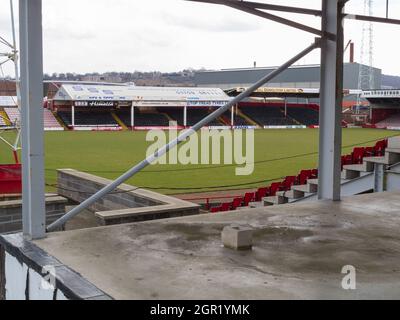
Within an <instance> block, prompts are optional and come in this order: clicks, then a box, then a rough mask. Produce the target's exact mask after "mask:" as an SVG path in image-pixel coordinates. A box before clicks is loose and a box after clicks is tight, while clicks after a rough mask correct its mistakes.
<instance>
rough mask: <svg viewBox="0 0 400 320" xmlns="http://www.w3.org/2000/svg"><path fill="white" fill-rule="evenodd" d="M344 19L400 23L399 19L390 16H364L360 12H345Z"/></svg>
mask: <svg viewBox="0 0 400 320" xmlns="http://www.w3.org/2000/svg"><path fill="white" fill-rule="evenodd" d="M344 18H345V19H350V20H358V21H367V22H377V23H387V24H397V25H400V20H399V19H390V18H382V17H374V16H364V15H361V14H351V13H345V14H344Z"/></svg>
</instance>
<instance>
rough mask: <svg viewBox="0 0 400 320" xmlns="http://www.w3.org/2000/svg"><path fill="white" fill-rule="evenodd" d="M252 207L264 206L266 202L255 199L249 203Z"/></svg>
mask: <svg viewBox="0 0 400 320" xmlns="http://www.w3.org/2000/svg"><path fill="white" fill-rule="evenodd" d="M249 207H250V208H261V207H264V203H263V202H262V201H254V202H250V203H249Z"/></svg>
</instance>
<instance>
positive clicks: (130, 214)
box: [57, 169, 200, 225]
mask: <svg viewBox="0 0 400 320" xmlns="http://www.w3.org/2000/svg"><path fill="white" fill-rule="evenodd" d="M110 182H111V180H108V179H105V178H101V177H98V176H95V175H92V174H88V173H84V172H79V171H76V170H72V169H60V170H58V182H57V185H58V193H59V194H60V195H62V196H64V197H66V198H69V199H71V200H73V201H76V202H79V203H80V202H82V201H84V200H86V199H87V198H88V197H89V196H90V195H92V194H94V193H95V192H96V191H98V190H100V189H101V188H103V187H104V186H105V185H107V184H109V183H110ZM89 210H90V211H92V212H95V215H96V217H97V218H98V223H99V224H100V225H109V224H120V223H129V222H136V221H145V220H155V219H163V218H171V217H177V216H184V215H193V214H199V210H200V206H199V205H198V204H195V203H192V202H188V201H184V200H180V199H177V198H174V197H170V196H166V195H163V194H160V193H157V192H153V191H150V190H146V189H140V188H136V187H134V186H130V185H126V184H122V185H120V186H119V187H118V189H116V190H115V191H113V193H111V194H108V195H106V196H105V197H103V198H102V199H100V200H99V201H97V202H96V203H95V204H94V205H92V206H90V207H89Z"/></svg>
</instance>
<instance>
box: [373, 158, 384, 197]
mask: <svg viewBox="0 0 400 320" xmlns="http://www.w3.org/2000/svg"><path fill="white" fill-rule="evenodd" d="M384 180H385V165H384V164H383V163H375V166H374V192H383V191H384Z"/></svg>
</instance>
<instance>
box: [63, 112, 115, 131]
mask: <svg viewBox="0 0 400 320" xmlns="http://www.w3.org/2000/svg"><path fill="white" fill-rule="evenodd" d="M57 114H58V115H59V117H60V118H61V119H62V121H64V123H65V124H66V125H68V126H71V125H72V116H71V112H70V111H58V112H57ZM75 125H76V126H114V127H116V126H118V124H117V123H116V121H115V119H114V118H113V117H112V115H111V113H110V112H90V111H76V112H75Z"/></svg>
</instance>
